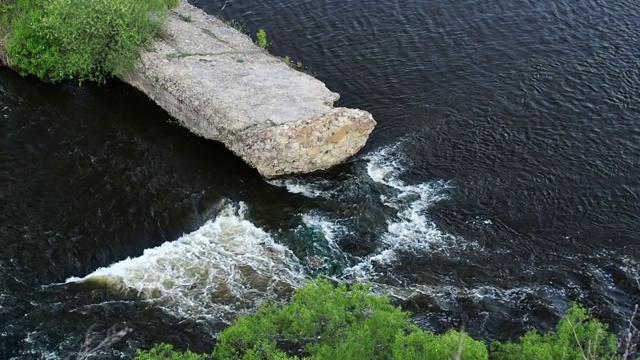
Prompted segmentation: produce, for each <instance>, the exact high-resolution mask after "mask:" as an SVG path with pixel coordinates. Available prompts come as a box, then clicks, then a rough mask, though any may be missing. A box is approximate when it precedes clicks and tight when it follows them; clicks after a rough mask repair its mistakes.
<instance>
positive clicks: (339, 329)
mask: <svg viewBox="0 0 640 360" xmlns="http://www.w3.org/2000/svg"><path fill="white" fill-rule="evenodd" d="M416 342H420V343H421V344H422V345H423V346H420V347H414V346H413V345H414V344H415V343H416ZM276 349H277V350H276ZM283 352H286V353H288V354H292V355H297V356H299V357H310V358H312V359H318V360H320V359H327V360H329V359H345V360H347V359H392V358H393V359H453V358H454V356H455V355H457V354H460V357H459V358H460V359H487V357H488V356H487V351H486V347H485V345H484V344H483V343H481V342H478V341H475V340H473V339H471V338H469V337H468V336H467V335H464V334H461V333H457V332H451V333H448V334H445V335H442V336H438V335H433V334H431V333H425V332H423V331H421V330H420V329H419V328H418V327H417V326H415V325H413V324H412V323H411V321H410V318H409V314H408V313H406V312H404V311H402V310H400V309H399V308H397V307H394V306H392V305H391V304H390V303H389V299H388V298H387V297H384V296H376V295H373V294H371V293H370V291H369V289H368V288H367V287H366V286H362V285H356V286H354V287H352V288H350V289H349V288H347V287H346V286H345V285H340V286H338V287H334V286H333V285H332V284H331V283H329V282H328V281H324V280H318V281H315V282H312V283H311V284H309V285H307V286H305V287H304V288H302V289H299V290H298V291H296V293H295V295H294V297H293V301H292V302H291V303H290V304H288V305H285V306H276V305H267V306H265V307H263V308H262V309H261V310H259V311H258V312H257V313H256V314H254V315H252V316H249V317H244V318H241V319H239V320H238V321H237V322H236V323H235V324H234V325H233V326H231V327H230V328H228V329H226V330H225V331H224V332H223V333H222V335H221V337H220V341H219V343H218V346H217V347H216V349H215V352H214V355H215V358H216V359H253V358H254V356H255V355H254V354H256V353H260V354H265V355H267V354H274V356H276V357H274V358H283V356H284V353H283ZM261 358H265V357H261ZM266 358H272V357H270V356H266Z"/></svg>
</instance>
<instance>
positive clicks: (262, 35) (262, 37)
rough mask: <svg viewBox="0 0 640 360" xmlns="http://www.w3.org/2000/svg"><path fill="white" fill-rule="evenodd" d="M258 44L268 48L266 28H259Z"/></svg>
mask: <svg viewBox="0 0 640 360" xmlns="http://www.w3.org/2000/svg"><path fill="white" fill-rule="evenodd" d="M256 39H257V40H256V44H257V45H258V46H260V47H261V48H263V49H266V48H267V47H268V46H269V42H268V41H267V32H266V31H265V30H264V29H259V30H258V32H257V33H256Z"/></svg>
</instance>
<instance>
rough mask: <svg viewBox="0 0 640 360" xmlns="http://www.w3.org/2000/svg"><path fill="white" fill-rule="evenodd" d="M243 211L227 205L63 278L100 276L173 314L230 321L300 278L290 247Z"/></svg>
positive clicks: (301, 280) (95, 278)
mask: <svg viewBox="0 0 640 360" xmlns="http://www.w3.org/2000/svg"><path fill="white" fill-rule="evenodd" d="M244 213H245V206H244V204H242V203H240V204H239V205H227V206H226V207H225V208H224V209H223V211H222V212H221V213H220V214H219V215H218V216H217V217H216V219H215V220H211V221H208V222H207V223H206V224H204V225H203V226H202V227H201V228H199V229H198V230H196V231H194V232H192V233H190V234H186V235H184V236H182V237H181V238H179V239H178V240H176V241H172V242H167V243H164V244H162V245H160V246H158V247H155V248H151V249H147V250H145V251H144V253H143V254H142V255H141V256H139V257H136V258H127V259H125V260H122V261H120V262H118V263H115V264H113V265H111V266H108V267H105V268H100V269H98V270H96V271H94V272H93V273H91V274H89V275H87V276H85V277H84V278H70V279H68V280H67V282H83V281H96V282H104V283H106V284H108V286H110V287H111V288H112V289H114V290H119V291H135V292H136V293H137V294H138V295H139V296H140V297H142V298H143V299H146V300H148V301H153V302H154V304H157V305H158V306H161V307H164V308H165V309H167V310H168V311H170V312H171V313H173V314H175V315H178V316H182V317H212V316H213V317H216V318H217V319H219V320H224V321H231V320H232V318H233V317H234V315H235V314H236V313H237V312H238V311H242V310H248V309H251V308H254V307H255V306H256V305H257V304H258V303H259V302H260V301H262V300H264V299H268V298H274V297H276V296H277V295H279V294H280V295H282V293H287V292H289V291H291V290H292V289H293V288H295V287H298V286H300V285H301V284H303V283H304V281H305V273H304V270H303V267H302V266H301V264H300V262H299V261H298V259H297V258H296V257H295V256H294V255H293V253H292V252H291V251H290V250H289V249H287V248H286V247H284V246H282V245H280V244H277V243H275V242H274V240H273V238H272V237H271V236H270V235H269V234H268V233H266V232H265V231H263V230H262V229H260V228H258V227H256V226H255V225H254V224H253V223H251V222H250V221H248V220H247V219H245V215H244Z"/></svg>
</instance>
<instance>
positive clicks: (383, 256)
mask: <svg viewBox="0 0 640 360" xmlns="http://www.w3.org/2000/svg"><path fill="white" fill-rule="evenodd" d="M399 155H400V154H399V151H398V147H397V146H393V147H387V148H383V149H381V150H379V151H377V152H374V153H372V154H370V155H369V156H367V160H368V163H367V174H368V176H369V177H370V178H371V179H372V180H373V181H374V182H376V183H378V184H380V185H382V186H384V187H385V188H386V189H383V190H386V191H383V195H381V196H380V200H381V201H382V203H383V204H384V205H386V206H389V207H391V208H393V209H395V210H397V214H396V216H395V218H394V219H390V220H388V222H387V231H386V233H385V234H383V235H382V238H381V241H382V244H381V247H380V250H379V252H378V253H376V254H373V255H371V256H369V257H367V258H365V259H363V261H361V262H360V263H358V264H356V265H354V266H352V267H350V268H348V269H346V270H345V275H347V276H348V277H353V278H355V279H356V280H360V281H363V280H369V279H371V278H373V277H375V275H376V266H377V265H391V264H393V262H394V261H396V259H397V254H398V253H399V252H401V251H408V252H416V253H424V252H429V251H440V252H442V251H446V250H447V249H449V248H452V247H457V248H465V247H468V246H475V244H473V243H470V242H468V241H465V240H464V239H461V238H458V237H455V236H453V235H450V234H447V233H444V232H443V231H441V230H440V229H438V228H437V227H436V225H435V224H434V223H433V221H431V220H430V219H429V218H428V216H427V214H426V211H427V209H428V208H430V207H431V206H433V205H434V204H435V203H436V202H438V201H440V200H443V199H445V198H446V194H445V190H446V189H447V188H448V185H447V184H446V183H445V182H442V181H434V182H428V183H419V184H414V185H412V184H406V183H405V182H404V181H403V180H401V179H400V176H401V175H402V173H403V172H404V168H403V166H402V164H401V157H400V156H399Z"/></svg>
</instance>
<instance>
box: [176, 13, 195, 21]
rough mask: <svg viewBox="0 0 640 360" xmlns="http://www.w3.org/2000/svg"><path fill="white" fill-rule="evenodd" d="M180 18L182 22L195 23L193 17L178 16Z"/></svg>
mask: <svg viewBox="0 0 640 360" xmlns="http://www.w3.org/2000/svg"><path fill="white" fill-rule="evenodd" d="M178 16H179V17H180V20H182V21H184V22H192V21H193V19H192V18H191V15H183V14H178Z"/></svg>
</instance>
